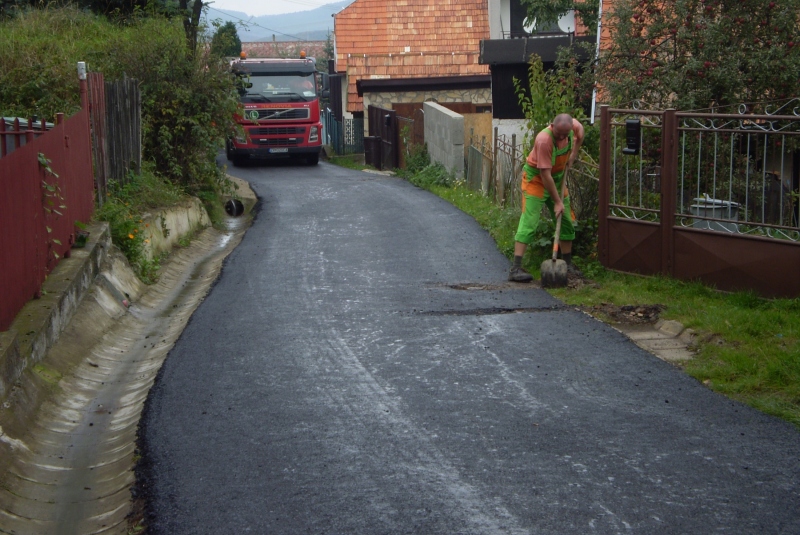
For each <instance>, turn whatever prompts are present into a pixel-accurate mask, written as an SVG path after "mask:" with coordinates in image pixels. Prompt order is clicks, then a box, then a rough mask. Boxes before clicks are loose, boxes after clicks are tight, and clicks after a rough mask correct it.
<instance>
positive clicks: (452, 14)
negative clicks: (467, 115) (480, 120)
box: [331, 0, 492, 118]
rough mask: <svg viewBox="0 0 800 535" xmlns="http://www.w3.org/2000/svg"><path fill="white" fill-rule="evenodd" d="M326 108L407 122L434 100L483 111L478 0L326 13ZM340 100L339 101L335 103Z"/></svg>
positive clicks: (483, 15) (367, 3)
mask: <svg viewBox="0 0 800 535" xmlns="http://www.w3.org/2000/svg"><path fill="white" fill-rule="evenodd" d="M333 33H334V47H335V54H334V55H335V72H336V73H340V76H338V77H334V78H333V79H332V83H333V84H334V85H335V83H336V82H335V80H337V79H339V80H340V82H339V83H341V89H340V90H339V88H337V87H332V89H331V99H332V106H331V107H332V109H334V112H335V113H336V110H337V108H338V110H339V111H338V115H339V118H341V117H342V116H344V117H363V116H364V112H365V110H366V108H367V107H369V106H378V107H383V108H386V109H394V110H396V111H398V113H399V114H401V115H405V116H407V117H408V116H410V114H411V112H412V111H413V110H414V109H418V108H421V107H422V103H423V102H425V101H431V100H435V101H436V102H438V103H439V104H442V105H443V106H448V107H451V108H452V109H455V110H456V111H459V112H482V111H489V110H491V102H492V99H491V89H490V77H489V67H488V65H482V64H480V63H479V61H478V59H479V50H480V42H481V41H482V40H484V39H488V38H489V13H488V9H487V2H486V0H398V1H389V2H387V1H386V0H356V1H355V2H353V3H352V4H350V5H349V6H347V7H346V8H344V9H343V10H342V11H340V12H339V13H337V14H335V15H334V32H333ZM337 100H341V102H336V101H337Z"/></svg>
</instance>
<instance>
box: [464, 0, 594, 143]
mask: <svg viewBox="0 0 800 535" xmlns="http://www.w3.org/2000/svg"><path fill="white" fill-rule="evenodd" d="M488 12H489V29H490V36H489V38H488V39H484V40H482V41H481V43H480V58H479V63H480V64H481V65H486V66H488V67H489V70H490V72H491V79H492V102H494V106H493V112H492V117H493V121H492V122H493V126H494V127H497V128H498V132H499V133H501V134H503V135H506V136H507V137H510V136H511V134H512V133H514V134H517V136H518V137H519V135H520V133H521V131H522V127H523V125H524V124H525V121H524V118H525V114H524V112H523V111H522V107H521V106H520V104H519V100H518V98H517V96H516V94H515V92H514V82H513V80H514V78H516V79H518V80H523V81H524V80H527V78H528V62H529V60H530V57H531V55H532V54H537V55H538V56H540V57H541V58H542V62H543V64H544V68H545V69H547V68H550V67H552V66H553V65H554V63H555V61H556V58H557V55H558V50H559V48H561V47H567V46H570V44H571V43H574V42H581V41H584V42H590V43H594V42H595V41H596V37H594V36H590V35H588V34H589V31H588V29H587V28H586V27H585V26H583V25H582V24H581V23H580V21H579V20H578V21H576V20H575V19H574V17H572V19H570V18H569V16H567V17H564V18H563V19H562V20H563V23H562V24H559V25H553V26H551V27H547V28H541V27H536V26H535V24H532V23H531V22H530V21H528V20H527V18H526V15H527V11H526V8H525V6H524V5H523V4H522V1H521V0H488Z"/></svg>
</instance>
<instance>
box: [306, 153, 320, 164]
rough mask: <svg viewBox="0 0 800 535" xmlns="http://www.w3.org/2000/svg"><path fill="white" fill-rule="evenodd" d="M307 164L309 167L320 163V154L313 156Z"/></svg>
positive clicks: (307, 160)
mask: <svg viewBox="0 0 800 535" xmlns="http://www.w3.org/2000/svg"><path fill="white" fill-rule="evenodd" d="M306 163H307V164H308V165H317V164H318V163H319V154H315V155H313V156H309V157H307V158H306Z"/></svg>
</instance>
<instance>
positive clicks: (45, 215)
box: [0, 109, 94, 331]
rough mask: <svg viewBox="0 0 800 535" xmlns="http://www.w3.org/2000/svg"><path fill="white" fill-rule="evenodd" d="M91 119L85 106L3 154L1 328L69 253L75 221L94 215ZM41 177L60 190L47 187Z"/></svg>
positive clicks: (0, 194)
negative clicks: (44, 162)
mask: <svg viewBox="0 0 800 535" xmlns="http://www.w3.org/2000/svg"><path fill="white" fill-rule="evenodd" d="M88 120H89V119H88V111H87V110H85V109H84V110H81V111H80V112H78V113H77V114H75V115H73V116H72V117H70V118H69V119H67V120H61V121H58V122H57V123H58V124H56V125H55V126H54V127H53V128H52V129H50V130H49V131H48V132H46V133H44V134H43V135H41V136H39V137H38V138H35V139H32V136H29V138H28V139H27V142H26V144H25V145H24V146H21V147H19V148H18V149H16V150H14V152H13V153H11V154H8V155H7V156H5V157H3V158H0V228H2V229H3V232H1V233H0V331H4V330H7V329H8V328H9V327H10V325H11V322H12V321H13V320H14V317H15V315H16V314H17V312H18V311H19V310H20V309H21V308H22V306H23V305H25V303H27V302H28V301H29V300H30V299H32V298H34V297H36V296H37V295H38V294H39V292H40V291H41V285H42V283H43V282H44V279H45V276H46V275H47V274H48V273H50V272H51V271H52V270H53V269H54V268H55V266H56V265H57V263H58V261H59V259H60V258H64V257H66V256H69V253H70V247H71V244H72V243H73V241H74V235H75V222H76V221H81V222H84V223H85V222H88V221H89V219H90V218H91V215H92V210H93V207H94V187H93V184H94V181H93V175H92V155H91V140H90V136H89V128H88ZM39 154H41V155H43V156H44V157H45V158H47V159H48V160H50V163H49V167H50V169H52V171H53V172H54V173H56V174H57V175H58V176H57V177H56V176H55V175H52V174H49V173H47V172H46V171H45V169H44V167H43V166H42V165H40V163H39ZM43 182H46V183H47V184H48V185H49V186H51V187H53V188H55V189H56V191H57V193H54V192H49V191H48V190H47V188H45V187H44V186H43ZM49 201H50V202H52V204H51V203H50V202H49ZM45 208H49V209H50V212H48V211H47V210H45ZM56 211H57V212H60V214H59V213H57V212H56ZM48 228H49V229H50V231H48ZM58 242H60V243H58Z"/></svg>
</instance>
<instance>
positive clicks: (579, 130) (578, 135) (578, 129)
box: [567, 119, 585, 167]
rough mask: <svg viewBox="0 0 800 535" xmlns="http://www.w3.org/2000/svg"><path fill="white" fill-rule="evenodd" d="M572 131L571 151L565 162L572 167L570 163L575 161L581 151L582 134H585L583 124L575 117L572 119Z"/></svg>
mask: <svg viewBox="0 0 800 535" xmlns="http://www.w3.org/2000/svg"><path fill="white" fill-rule="evenodd" d="M572 132H573V139H572V141H573V143H572V153H570V155H569V163H568V164H567V165H568V166H569V167H572V164H574V163H575V161H576V160H577V159H578V155H580V153H581V145H583V136H584V134H585V131H584V129H583V125H582V124H581V123H580V121H578V120H577V119H573V120H572Z"/></svg>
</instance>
